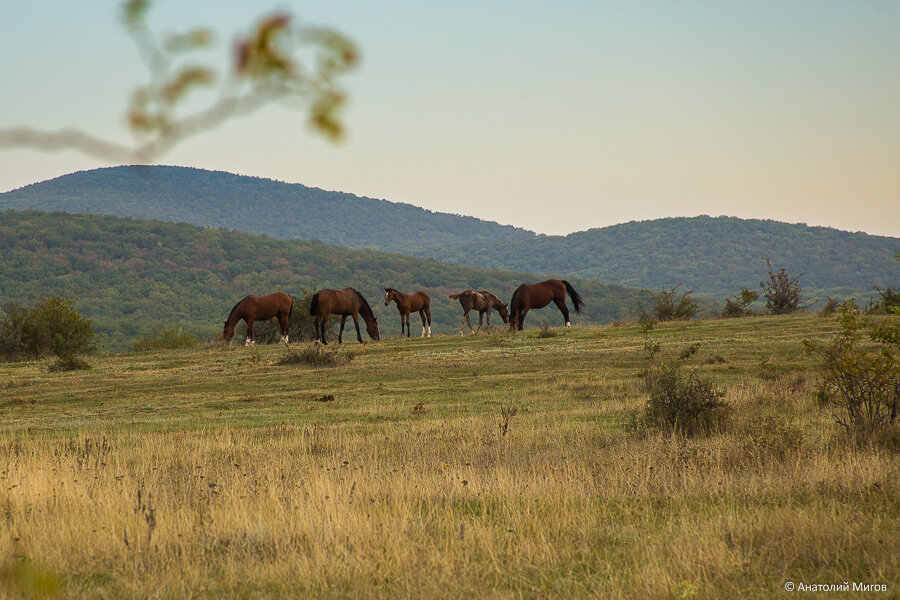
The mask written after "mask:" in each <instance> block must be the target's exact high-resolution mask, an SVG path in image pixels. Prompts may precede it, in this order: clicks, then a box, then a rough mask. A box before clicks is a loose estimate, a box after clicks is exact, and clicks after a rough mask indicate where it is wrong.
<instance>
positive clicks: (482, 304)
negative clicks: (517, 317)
mask: <svg viewBox="0 0 900 600" xmlns="http://www.w3.org/2000/svg"><path fill="white" fill-rule="evenodd" d="M447 297H448V298H450V299H451V300H456V299H459V303H460V305H462V309H463V318H462V320H461V321H460V322H459V335H463V323H468V325H469V332H470V333H477V332H476V331H473V330H472V321H470V320H469V311H470V310H472V309H473V308H474V309H475V310H477V311H478V331H481V323H482V322H483V320H484V313H487V324H488V328H490V327H491V309H494V308H496V309H497V312H498V313H500V318H501V319H503V322H504V323H507V322H508V321H509V313H508V312H507V309H508V308H509V307H508V306H507V305H506V304H503V300H501V299H500V298H498V297H497V296H496V295H494V294H492V293H490V292H489V291H487V290H481V291H475V290H465V291H463V292H459V293H458V294H450V295H449V296H447Z"/></svg>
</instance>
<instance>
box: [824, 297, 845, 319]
mask: <svg viewBox="0 0 900 600" xmlns="http://www.w3.org/2000/svg"><path fill="white" fill-rule="evenodd" d="M840 306H841V301H840V300H838V299H837V298H834V297H832V296H828V299H827V300H825V304H823V305H822V310H820V311H819V316H820V317H830V316H832V315H833V314H834V313H836V312H837V310H838V308H840Z"/></svg>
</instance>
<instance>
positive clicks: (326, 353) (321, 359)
mask: <svg viewBox="0 0 900 600" xmlns="http://www.w3.org/2000/svg"><path fill="white" fill-rule="evenodd" d="M352 359H353V355H352V354H346V353H345V354H338V353H337V350H326V349H325V348H324V347H323V346H320V345H319V344H307V345H306V346H305V347H304V348H303V349H302V350H300V351H296V350H292V349H288V351H287V352H286V353H285V355H284V356H282V357H281V358H280V359H279V360H278V362H277V363H276V364H278V365H281V366H290V365H304V366H308V367H338V366H340V365H346V364H347V363H349V362H350V361H351V360H352Z"/></svg>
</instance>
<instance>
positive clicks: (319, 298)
mask: <svg viewBox="0 0 900 600" xmlns="http://www.w3.org/2000/svg"><path fill="white" fill-rule="evenodd" d="M309 314H310V315H312V316H314V317H315V318H316V341H320V342H322V343H323V344H327V343H328V342H326V341H325V326H326V325H327V324H328V317H330V316H331V315H341V331H340V333H338V344H341V343H343V341H344V340H343V337H344V323H346V322H347V317H353V324H354V325H356V340H357V341H358V342H359V343H362V341H363V340H362V335H360V333H359V317H360V316H362V318H363V321H365V322H366V333H368V334H369V337H370V338H372V339H373V340H380V339H381V334H380V333H379V332H378V319H376V318H375V313H373V312H372V307H371V306H369V303H368V302H366V299H365V298H363V295H362V294H360V293H359V292H357V291H356V290H354V289H353V288H344V289H342V290H329V289H324V290H319V291H318V292H316V293H315V294H313V297H312V303H311V304H310V306H309Z"/></svg>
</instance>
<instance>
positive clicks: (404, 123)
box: [0, 0, 900, 236]
mask: <svg viewBox="0 0 900 600" xmlns="http://www.w3.org/2000/svg"><path fill="white" fill-rule="evenodd" d="M117 7H118V5H117V4H116V3H113V2H100V1H94V0H82V1H79V2H71V1H60V0H52V1H49V0H48V1H43V2H27V3H26V2H21V1H16V2H13V1H10V0H0V14H2V15H3V16H2V19H0V52H2V54H0V56H2V60H0V64H2V65H3V69H2V71H0V77H2V78H3V83H2V94H0V128H2V127H10V126H16V125H31V126H35V127H43V128H48V129H54V128H58V127H67V126H80V127H82V128H86V129H90V130H91V131H94V132H97V133H102V134H105V135H107V136H109V137H113V138H116V139H120V140H127V139H128V134H127V132H125V130H124V128H122V126H121V123H122V113H123V109H124V105H125V102H126V100H127V97H128V93H129V91H130V90H131V89H132V88H133V87H134V86H136V85H138V84H140V83H142V82H143V81H144V80H145V70H144V68H143V66H142V64H141V63H140V62H139V60H138V58H137V55H136V53H135V52H134V50H133V47H132V46H131V44H130V41H129V39H128V38H127V36H126V35H125V34H124V32H123V31H122V30H121V28H119V27H118V25H117ZM272 8H287V9H290V10H291V11H292V12H294V13H296V14H297V15H299V16H300V17H301V18H303V19H304V20H306V21H308V22H311V23H313V24H325V25H331V26H334V27H336V28H337V29H339V30H341V31H342V32H344V33H346V34H347V35H348V36H350V37H351V38H352V39H354V40H355V41H356V42H357V44H358V45H359V47H360V49H361V51H362V55H363V61H362V64H361V66H360V67H359V69H358V70H357V71H356V72H355V73H354V74H353V75H351V76H350V77H348V78H347V79H346V84H345V88H346V89H347V90H348V92H349V94H350V97H351V104H350V107H349V110H347V111H346V113H345V122H346V124H347V126H348V130H349V135H348V137H347V139H346V141H345V142H344V143H342V144H340V145H336V146H335V145H331V144H329V143H328V142H326V141H324V140H322V139H321V138H319V137H317V136H315V135H313V134H312V133H310V132H309V130H308V128H307V127H306V126H305V124H304V121H303V116H302V115H301V114H299V113H295V112H291V111H288V110H285V109H283V108H278V107H272V108H268V109H264V110H263V111H262V112H260V113H259V114H257V115H255V116H253V117H251V118H249V119H244V120H240V121H233V122H231V123H229V124H228V125H226V126H223V127H221V128H220V129H218V130H216V131H214V132H211V133H209V134H207V135H204V136H202V137H200V138H197V139H194V140H191V141H188V142H185V143H183V144H182V145H180V146H178V147H176V148H175V149H174V150H173V151H172V152H171V153H169V154H167V155H166V156H164V157H163V158H162V159H161V160H160V162H162V163H165V164H177V165H186V166H196V167H201V168H208V169H220V170H225V171H231V172H235V173H241V174H247V175H256V176H261V177H272V178H275V179H280V180H283V181H290V182H299V183H304V184H306V185H312V186H317V187H321V188H325V189H332V190H343V191H349V192H353V193H356V194H360V195H366V196H373V197H378V198H385V199H388V200H392V201H397V202H408V203H411V204H415V205H417V206H422V207H425V208H429V209H432V210H437V211H446V212H457V213H463V214H470V215H474V216H478V217H481V218H485V219H491V220H497V221H500V222H503V223H510V224H514V225H519V226H523V227H527V228H529V229H533V230H535V231H539V232H544V233H566V232H571V231H576V230H581V229H586V228H589V227H599V226H604V225H610V224H614V223H619V222H624V221H629V220H632V219H650V218H656V217H664V216H693V215H697V214H712V215H719V214H728V215H736V216H741V217H754V218H773V219H778V220H783V221H790V222H806V223H809V224H811V225H828V226H833V227H838V228H841V229H849V230H863V231H868V232H870V233H876V234H884V235H893V236H900V108H898V107H900V2H893V1H891V2H887V1H885V2H869V1H865V0H858V1H853V2H851V1H846V2H837V1H831V0H815V1H812V0H810V1H803V2H792V1H789V0H779V1H753V2H749V1H748V2H721V1H715V2H714V1H708V2H700V1H688V0H684V1H680V2H675V1H672V0H669V1H666V2H662V1H659V2H649V1H634V2H618V3H607V2H575V1H555V2H552V3H551V2H483V1H480V2H478V1H468V0H458V1H455V2H399V1H382V2H344V1H330V2H325V1H322V2H302V1H298V2H281V3H277V4H275V3H272V4H267V3H265V2H237V1H228V2H222V1H217V2H213V1H211V0H210V1H206V0H204V1H195V2H190V3H183V2H174V1H169V0H160V1H159V2H157V3H156V5H155V7H154V9H153V11H152V12H151V19H150V20H151V23H152V24H153V25H154V26H156V27H157V28H158V29H161V30H167V31H171V30H178V29H187V28H189V27H192V26H195V25H199V24H206V25H209V26H212V27H214V28H215V29H216V30H218V31H219V32H221V33H223V34H224V37H223V38H220V39H219V44H220V45H219V49H220V51H221V52H222V53H224V48H225V47H228V46H229V44H230V40H231V36H232V34H233V33H234V32H236V31H239V30H242V29H245V28H246V25H247V24H248V23H250V22H252V21H253V20H254V17H255V16H257V15H260V14H262V13H264V12H266V11H267V10H269V9H272ZM105 164H106V163H103V162H101V161H98V160H96V159H93V158H90V157H83V156H80V155H78V154H75V153H73V152H61V153H50V154H47V153H40V152H35V151H31V150H8V149H7V150H0V190H2V191H5V190H8V189H12V188H15V187H19V186H22V185H25V184H28V183H31V182H34V181H39V180H43V179H48V178H51V177H55V176H58V175H62V174H64V173H68V172H71V171H74V170H80V169H89V168H94V167H98V166H104V165H105Z"/></svg>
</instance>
